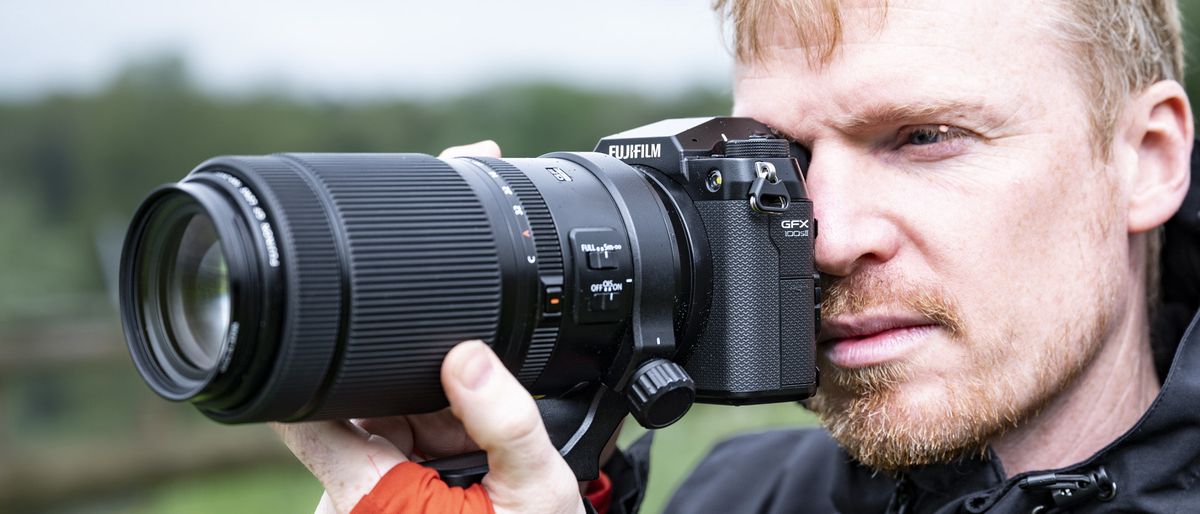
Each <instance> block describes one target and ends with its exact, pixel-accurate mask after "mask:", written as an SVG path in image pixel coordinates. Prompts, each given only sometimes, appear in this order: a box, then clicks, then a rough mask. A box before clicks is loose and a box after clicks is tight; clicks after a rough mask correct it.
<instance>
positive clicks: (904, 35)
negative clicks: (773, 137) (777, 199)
mask: <svg viewBox="0 0 1200 514" xmlns="http://www.w3.org/2000/svg"><path fill="white" fill-rule="evenodd" d="M883 4H884V3H883V2H880V1H879V0H863V1H856V2H844V3H843V6H842V8H841V15H842V24H843V37H842V40H841V42H840V44H839V45H838V47H837V48H836V50H835V51H834V53H833V55H832V57H831V58H830V59H829V60H828V61H827V62H815V61H814V60H813V58H812V55H813V51H814V49H813V48H808V47H803V46H800V45H799V44H798V43H797V42H796V39H795V38H794V37H791V36H790V34H791V33H793V32H794V30H795V28H794V27H790V26H784V25H783V24H784V23H786V22H782V21H778V19H776V21H773V22H772V24H771V25H769V26H767V27H764V30H765V31H767V33H769V34H771V36H770V37H769V38H768V39H766V42H767V45H766V47H765V48H764V51H763V54H762V58H761V59H760V60H751V61H749V62H743V63H740V64H739V65H738V70H737V76H736V85H735V97H736V98H735V100H736V102H735V103H736V108H735V110H736V111H737V113H738V114H739V115H748V116H755V117H759V118H765V119H766V121H768V122H771V123H772V124H779V125H785V126H792V127H795V126H797V124H800V123H801V122H802V121H803V120H815V119H816V117H819V116H822V117H823V118H824V120H825V121H827V122H829V123H833V122H834V121H836V120H835V118H839V117H840V118H847V117H848V118H850V119H853V118H854V114H855V112H856V111H857V110H862V109H875V108H886V107H887V106H889V105H895V104H905V103H919V104H929V103H945V102H947V101H953V102H962V103H968V104H988V105H992V106H998V107H1004V106H1007V107H1008V108H1010V109H1029V108H1035V107H1037V106H1039V105H1053V104H1054V103H1055V102H1060V103H1061V102H1063V101H1069V100H1071V98H1064V97H1065V96H1067V95H1068V93H1072V94H1077V93H1076V91H1075V88H1072V87H1070V86H1069V84H1068V82H1069V81H1070V80H1071V75H1070V73H1069V66H1068V63H1067V61H1066V59H1065V58H1064V54H1063V52H1062V51H1061V50H1060V47H1059V45H1058V44H1057V42H1056V40H1055V39H1054V37H1053V34H1054V31H1053V30H1054V29H1053V28H1052V24H1053V22H1052V20H1053V19H1054V17H1055V16H1056V15H1057V13H1056V11H1055V10H1054V9H1052V8H1051V7H1049V6H1048V4H1050V2H1045V1H1035V0H971V1H961V0H959V1H955V0H943V1H934V0H909V1H903V0H891V1H888V2H886V6H884V5H883ZM800 114H803V120H802V119H801V118H800V117H799V116H800Z"/></svg>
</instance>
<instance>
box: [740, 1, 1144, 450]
mask: <svg viewBox="0 0 1200 514" xmlns="http://www.w3.org/2000/svg"><path fill="white" fill-rule="evenodd" d="M875 4H876V2H865V3H860V2H849V3H847V5H845V6H844V8H843V17H844V18H843V21H844V25H845V27H846V31H845V34H844V40H843V42H842V43H841V45H840V46H839V48H838V49H837V53H836V54H835V56H834V58H833V60H832V61H831V62H828V63H825V64H822V63H813V62H811V61H810V60H809V58H808V49H805V48H799V47H797V46H796V44H795V43H794V42H792V41H790V40H789V38H787V37H786V32H787V31H786V28H780V30H778V31H776V32H778V33H781V34H785V35H784V36H781V37H778V38H776V39H774V40H773V43H772V44H771V45H770V48H768V49H767V50H766V55H765V59H764V60H763V61H762V62H750V63H743V64H741V65H740V66H739V70H738V75H737V80H736V87H735V97H736V106H735V114H736V115H738V116H750V117H754V118H757V119H759V120H761V121H764V122H766V123H768V124H769V125H771V126H773V127H775V128H777V129H779V130H780V131H782V132H783V133H785V134H787V135H788V136H790V137H792V138H794V139H796V140H797V141H799V142H801V143H802V144H804V145H805V146H807V147H808V148H810V149H811V150H812V152H813V154H812V157H813V159H812V164H811V167H810V170H809V172H808V175H807V185H808V191H809V194H810V195H811V197H812V199H813V201H814V204H815V206H816V217H817V218H818V219H819V221H820V226H821V232H820V236H819V238H818V239H817V241H816V246H817V265H818V268H820V270H821V271H822V272H823V273H825V274H826V275H827V276H829V277H830V278H831V279H833V284H831V290H830V291H829V293H828V295H827V301H826V308H825V311H824V316H825V324H824V325H823V334H822V341H821V342H820V344H819V348H818V355H819V357H818V364H819V366H820V368H821V371H822V373H823V378H822V387H821V391H820V393H819V394H818V395H817V397H815V398H814V399H813V402H812V405H811V406H812V407H813V408H814V410H817V411H818V412H820V413H821V414H822V417H823V419H824V421H825V422H826V424H827V425H828V426H829V428H830V430H831V431H832V432H833V434H834V435H835V437H837V438H838V440H839V441H840V442H841V443H842V444H843V446H845V447H846V448H847V449H848V450H849V451H850V452H851V454H852V455H854V456H855V457H857V458H858V459H859V460H861V461H863V462H864V463H865V464H867V465H870V466H873V467H877V468H881V469H901V468H906V467H911V466H914V465H919V464H925V463H930V462H937V461H944V460H947V459H950V458H953V457H955V456H958V455H960V454H962V453H964V452H970V451H978V450H979V449H981V448H982V446H983V445H985V444H986V442H987V441H988V440H990V439H992V438H994V437H996V436H997V435H998V434H1000V433H1001V432H1003V431H1004V430H1006V429H1009V428H1012V427H1013V426H1016V425H1018V424H1020V423H1021V422H1022V421H1024V420H1026V419H1028V418H1029V417H1030V416H1032V415H1034V414H1036V411H1037V410H1038V409H1039V408H1040V407H1042V406H1044V405H1045V404H1046V402H1047V401H1048V400H1049V399H1051V398H1053V397H1054V396H1055V395H1056V394H1058V393H1059V392H1061V391H1063V390H1064V388H1066V387H1068V386H1069V385H1070V383H1071V382H1072V381H1073V380H1074V378H1075V377H1076V376H1077V375H1078V373H1079V371H1080V369H1081V368H1083V367H1084V366H1085V365H1086V364H1087V363H1088V362H1089V361H1090V360H1091V359H1092V358H1093V357H1094V355H1095V354H1096V352H1097V349H1098V348H1099V347H1100V345H1101V344H1102V342H1103V341H1104V340H1105V339H1106V338H1108V337H1110V336H1111V332H1112V331H1113V327H1114V326H1116V325H1117V324H1118V323H1119V322H1121V321H1122V319H1121V318H1122V317H1123V316H1126V313H1125V309H1122V308H1120V306H1121V305H1124V303H1125V301H1126V299H1127V298H1126V295H1127V293H1126V291H1127V290H1128V289H1129V287H1128V286H1129V284H1130V283H1131V280H1133V279H1132V278H1131V275H1132V272H1131V271H1130V269H1128V266H1127V264H1126V263H1128V262H1129V260H1128V255H1129V250H1128V237H1127V234H1126V233H1125V223H1124V219H1125V213H1124V212H1121V211H1120V209H1121V208H1122V207H1120V206H1119V202H1118V201H1117V199H1118V198H1119V195H1120V194H1121V192H1120V191H1119V189H1118V187H1119V186H1118V185H1117V184H1118V182H1117V181H1116V180H1115V179H1114V177H1113V176H1112V175H1113V173H1112V172H1111V171H1110V170H1108V169H1107V168H1106V167H1105V166H1104V165H1103V163H1101V162H1099V160H1098V159H1097V158H1094V157H1093V154H1094V152H1093V150H1092V141H1093V140H1092V139H1091V126H1090V124H1089V122H1088V119H1089V118H1088V117H1087V110H1086V109H1085V106H1086V102H1087V101H1088V100H1087V98H1086V97H1085V96H1084V93H1083V91H1082V90H1081V88H1080V87H1079V86H1078V82H1077V81H1076V79H1075V77H1074V76H1073V75H1072V73H1071V71H1070V70H1071V69H1072V68H1071V66H1070V65H1069V63H1070V60H1069V59H1070V54H1069V53H1067V52H1066V51H1064V50H1061V49H1059V47H1058V46H1056V45H1055V42H1054V41H1053V39H1052V35H1053V28H1051V27H1050V26H1049V25H1050V24H1049V22H1048V21H1046V20H1047V19H1049V18H1050V15H1051V14H1052V13H1051V12H1050V7H1048V6H1047V5H1046V4H1048V3H1047V2H1035V1H1033V0H1021V1H1018V2H1013V1H1012V0H991V1H982V0H981V1H972V2H958V1H943V2H935V1H896V0H893V1H891V2H889V6H888V9H887V12H886V17H884V15H883V14H881V12H879V11H878V10H877V8H876V6H875Z"/></svg>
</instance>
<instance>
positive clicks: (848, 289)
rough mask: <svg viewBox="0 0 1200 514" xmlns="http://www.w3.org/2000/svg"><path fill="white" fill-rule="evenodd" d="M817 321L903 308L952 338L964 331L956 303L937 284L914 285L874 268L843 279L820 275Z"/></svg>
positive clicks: (911, 282) (947, 292)
mask: <svg viewBox="0 0 1200 514" xmlns="http://www.w3.org/2000/svg"><path fill="white" fill-rule="evenodd" d="M821 290H822V291H823V292H824V294H823V295H822V302H821V318H822V319H823V320H826V319H835V318H844V317H849V316H855V315H859V314H863V313H866V312H869V311H872V310H891V311H895V310H897V309H903V310H904V311H906V312H912V313H916V314H918V315H920V316H921V317H923V318H924V319H925V320H927V321H928V322H929V323H931V324H936V325H939V326H941V327H943V328H944V329H946V331H947V332H949V334H950V335H951V336H952V337H956V336H959V335H961V334H962V333H963V332H964V330H965V327H964V322H963V317H962V315H961V314H960V310H959V307H958V302H957V301H956V300H955V299H954V297H953V296H952V295H951V294H950V292H949V291H947V290H946V289H945V288H944V287H942V286H941V285H939V284H934V283H925V284H918V283H915V282H913V281H911V280H908V279H905V278H903V277H898V276H894V275H888V274H885V273H884V272H882V271H880V270H878V269H870V270H866V271H861V272H858V273H855V274H853V275H849V276H846V277H833V276H830V275H826V274H824V273H822V274H821Z"/></svg>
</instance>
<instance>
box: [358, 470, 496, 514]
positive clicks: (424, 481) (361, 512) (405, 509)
mask: <svg viewBox="0 0 1200 514" xmlns="http://www.w3.org/2000/svg"><path fill="white" fill-rule="evenodd" d="M419 513H432V514H495V513H496V511H495V510H494V509H492V501H491V500H490V499H488V495H487V491H486V490H484V489H483V486H482V485H479V484H475V485H472V486H471V487H468V488H466V489H463V488H461V487H450V486H448V485H446V483H445V482H443V481H442V479H441V478H439V477H438V473H437V471H436V470H434V469H432V468H427V467H425V466H422V465H420V464H417V463H414V462H401V463H399V464H397V465H395V466H394V467H392V469H390V470H388V472H387V473H386V474H384V475H383V478H380V479H379V482H378V483H376V484H375V487H374V488H373V489H371V492H369V493H367V495H366V496H363V497H362V499H361V500H359V501H358V504H356V505H355V506H354V510H352V511H350V514H419Z"/></svg>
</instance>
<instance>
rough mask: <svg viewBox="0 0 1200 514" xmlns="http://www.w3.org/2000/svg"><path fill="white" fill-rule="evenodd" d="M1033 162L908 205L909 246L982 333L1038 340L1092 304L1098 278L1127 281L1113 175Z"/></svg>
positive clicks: (970, 325) (970, 324)
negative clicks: (1117, 243) (1118, 272)
mask: <svg viewBox="0 0 1200 514" xmlns="http://www.w3.org/2000/svg"><path fill="white" fill-rule="evenodd" d="M1065 160H1066V161H1070V160H1071V159H1065ZM1031 161H1032V160H1031V159H1027V160H1024V161H1022V162H1020V163H1019V164H1020V165H1021V166H1020V167H1016V166H1014V165H1015V164H1018V163H1012V162H1010V163H1009V164H1010V166H1008V167H1007V169H1006V168H1004V167H996V168H995V169H999V170H1004V171H1003V172H1002V173H997V172H995V171H993V172H992V173H993V175H992V176H991V177H986V179H987V180H986V181H985V180H983V179H980V180H978V181H975V182H972V183H963V184H961V185H960V186H959V187H954V188H943V189H944V190H942V191H936V192H934V194H928V195H927V197H926V199H924V200H923V201H913V200H911V199H910V201H909V204H910V205H911V209H909V211H910V215H909V216H908V217H907V221H906V222H905V223H906V224H907V226H906V227H905V230H906V231H907V232H908V233H909V234H910V235H909V240H910V241H911V247H910V249H909V250H910V251H911V252H912V253H913V254H914V255H919V256H920V257H919V258H920V259H922V260H923V261H924V265H925V266H926V267H927V268H928V272H929V274H930V277H929V278H930V279H932V280H936V281H937V283H938V284H939V285H941V286H942V287H944V288H946V290H947V291H948V292H949V293H950V294H951V295H952V296H953V297H954V300H955V301H956V302H957V303H958V304H959V308H960V309H961V311H962V312H961V314H962V316H963V317H964V321H965V322H966V323H967V328H968V330H969V331H970V332H973V333H976V334H978V335H983V334H993V335H995V334H998V333H1000V332H1002V331H1007V332H1011V334H1010V336H1011V337H1017V338H1019V339H1022V340H1025V339H1029V338H1039V337H1038V333H1039V332H1046V331H1049V330H1051V329H1052V328H1051V327H1054V326H1061V325H1062V323H1063V322H1064V321H1066V320H1069V319H1071V318H1072V317H1073V316H1077V315H1078V313H1077V311H1074V312H1073V311H1072V309H1073V308H1072V306H1073V305H1074V306H1076V307H1075V309H1077V306H1078V305H1079V302H1089V301H1090V302H1094V299H1095V298H1096V296H1095V294H1096V292H1095V291H1094V290H1095V289H1096V287H1098V286H1099V285H1100V284H1097V282H1098V281H1101V280H1115V279H1119V277H1114V276H1112V274H1111V271H1112V270H1111V268H1119V266H1117V265H1116V263H1117V262H1120V261H1119V260H1117V259H1119V257H1120V255H1119V254H1114V244H1113V241H1114V238H1117V239H1119V238H1120V235H1121V234H1119V233H1118V232H1119V230H1118V229H1119V226H1120V224H1119V223H1115V221H1114V218H1115V216H1114V215H1113V213H1112V212H1111V210H1112V209H1111V206H1112V205H1113V203H1114V199H1113V195H1114V192H1113V187H1112V186H1111V183H1110V182H1109V181H1107V180H1104V179H1103V178H1102V174H1104V173H1105V171H1104V170H1100V169H1095V170H1093V169H1069V168H1066V167H1065V166H1063V165H1058V166H1056V165H1054V164H1047V165H1046V166H1045V167H1040V168H1039V167H1036V166H1030V162H1031ZM1040 161H1041V162H1050V163H1053V162H1054V161H1053V160H1051V159H1048V158H1047V159H1045V160H1040ZM1075 162H1079V161H1075ZM1085 162H1086V161H1085ZM1085 175H1090V177H1088V179H1087V180H1086V181H1085V180H1084V176H1085ZM913 198H917V197H913ZM1117 249H1118V250H1119V248H1117ZM1041 335H1044V334H1041Z"/></svg>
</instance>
